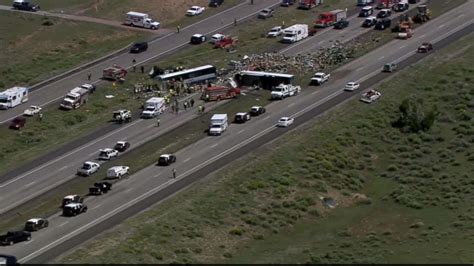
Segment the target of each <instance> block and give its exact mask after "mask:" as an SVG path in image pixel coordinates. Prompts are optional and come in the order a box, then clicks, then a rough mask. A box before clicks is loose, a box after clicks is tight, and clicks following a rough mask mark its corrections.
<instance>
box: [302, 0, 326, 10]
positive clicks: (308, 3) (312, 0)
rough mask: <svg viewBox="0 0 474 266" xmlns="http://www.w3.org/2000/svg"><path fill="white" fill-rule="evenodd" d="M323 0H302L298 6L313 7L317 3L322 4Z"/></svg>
mask: <svg viewBox="0 0 474 266" xmlns="http://www.w3.org/2000/svg"><path fill="white" fill-rule="evenodd" d="M322 2H323V0H300V2H299V5H298V8H301V9H311V8H313V7H315V6H317V5H320V4H322Z"/></svg>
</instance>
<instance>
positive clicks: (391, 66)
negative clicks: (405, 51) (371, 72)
mask: <svg viewBox="0 0 474 266" xmlns="http://www.w3.org/2000/svg"><path fill="white" fill-rule="evenodd" d="M395 70H397V64H395V63H388V64H385V65H384V66H383V68H382V72H394V71H395Z"/></svg>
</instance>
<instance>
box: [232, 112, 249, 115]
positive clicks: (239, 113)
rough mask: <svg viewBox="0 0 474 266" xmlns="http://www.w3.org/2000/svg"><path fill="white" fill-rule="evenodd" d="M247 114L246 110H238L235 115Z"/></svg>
mask: <svg viewBox="0 0 474 266" xmlns="http://www.w3.org/2000/svg"><path fill="white" fill-rule="evenodd" d="M247 114H248V113H247V112H238V113H236V114H235V115H247Z"/></svg>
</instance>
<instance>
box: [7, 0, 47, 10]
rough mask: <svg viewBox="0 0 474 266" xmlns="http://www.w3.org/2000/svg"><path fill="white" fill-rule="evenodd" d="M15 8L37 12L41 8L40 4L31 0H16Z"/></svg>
mask: <svg viewBox="0 0 474 266" xmlns="http://www.w3.org/2000/svg"><path fill="white" fill-rule="evenodd" d="M13 8H14V9H18V10H24V11H32V12H36V11H39V10H40V9H41V8H40V6H39V5H37V4H33V3H31V2H30V1H29V0H15V1H14V2H13Z"/></svg>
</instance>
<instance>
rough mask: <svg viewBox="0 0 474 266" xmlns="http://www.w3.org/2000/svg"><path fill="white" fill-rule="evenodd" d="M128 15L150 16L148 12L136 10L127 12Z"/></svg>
mask: <svg viewBox="0 0 474 266" xmlns="http://www.w3.org/2000/svg"><path fill="white" fill-rule="evenodd" d="M127 15H129V16H140V17H144V16H148V14H145V13H140V12H135V11H130V12H128V13H127Z"/></svg>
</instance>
